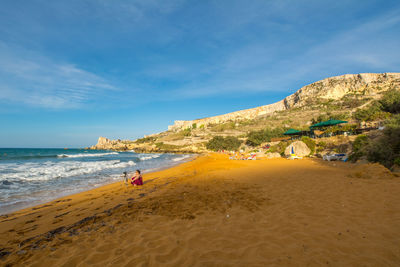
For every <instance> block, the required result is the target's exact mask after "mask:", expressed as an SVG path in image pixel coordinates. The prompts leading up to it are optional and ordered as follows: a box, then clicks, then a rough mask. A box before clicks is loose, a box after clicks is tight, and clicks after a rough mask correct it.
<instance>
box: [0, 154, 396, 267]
mask: <svg viewBox="0 0 400 267" xmlns="http://www.w3.org/2000/svg"><path fill="white" fill-rule="evenodd" d="M144 179H145V185H144V186H143V187H138V188H133V187H132V186H125V185H124V184H123V183H115V184H111V185H107V186H103V187H100V188H97V189H94V190H91V191H87V192H83V193H79V194H76V195H72V196H68V197H64V198H61V199H58V200H55V201H52V202H49V203H46V204H43V205H39V206H36V207H33V208H29V209H25V210H21V211H18V212H15V213H13V214H8V215H3V216H0V265H8V264H9V265H11V266H14V265H15V266H159V265H163V266H321V265H323V266H400V178H399V177H397V176H395V175H393V174H391V173H390V172H388V171H387V170H386V169H385V168H383V167H382V166H380V165H374V164H369V165H354V164H350V163H341V162H329V163H328V162H322V161H320V160H311V159H304V160H296V161H291V160H285V159H273V160H257V161H233V160H229V159H227V157H226V156H224V155H216V154H215V155H207V156H202V157H199V158H197V159H195V160H193V161H190V162H186V163H183V164H181V165H179V166H176V167H173V168H171V169H166V170H162V171H159V172H154V173H150V174H146V175H144Z"/></svg>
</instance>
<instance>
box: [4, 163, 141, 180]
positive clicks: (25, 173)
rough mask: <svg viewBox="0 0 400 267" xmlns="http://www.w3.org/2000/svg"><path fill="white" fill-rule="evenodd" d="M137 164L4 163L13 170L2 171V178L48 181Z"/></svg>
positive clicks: (5, 167)
mask: <svg viewBox="0 0 400 267" xmlns="http://www.w3.org/2000/svg"><path fill="white" fill-rule="evenodd" d="M134 165H136V163H135V162H133V161H128V162H120V160H109V161H94V162H82V161H62V162H51V161H48V162H45V163H33V162H30V163H25V164H20V165H18V164H15V163H10V164H3V165H2V166H1V167H2V169H8V170H12V173H1V170H0V181H2V180H5V179H7V180H25V181H46V180H52V179H57V178H65V177H71V176H81V175H85V174H92V173H96V172H100V171H102V170H106V169H117V168H127V167H130V166H134Z"/></svg>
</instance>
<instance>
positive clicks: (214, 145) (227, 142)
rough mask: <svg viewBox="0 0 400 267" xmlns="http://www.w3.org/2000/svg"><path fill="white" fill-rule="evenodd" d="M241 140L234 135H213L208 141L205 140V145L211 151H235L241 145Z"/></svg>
mask: <svg viewBox="0 0 400 267" xmlns="http://www.w3.org/2000/svg"><path fill="white" fill-rule="evenodd" d="M241 144H242V141H240V140H239V139H238V138H237V137H234V136H227V137H222V136H214V137H213V138H212V139H211V140H210V141H208V142H207V144H206V147H207V149H209V150H212V151H218V150H229V151H232V150H233V151H237V150H238V149H239V147H240V146H241Z"/></svg>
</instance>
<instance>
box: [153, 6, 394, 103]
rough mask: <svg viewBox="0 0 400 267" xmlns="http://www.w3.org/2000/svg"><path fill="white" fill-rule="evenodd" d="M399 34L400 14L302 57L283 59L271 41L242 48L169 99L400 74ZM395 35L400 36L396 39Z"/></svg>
mask: <svg viewBox="0 0 400 267" xmlns="http://www.w3.org/2000/svg"><path fill="white" fill-rule="evenodd" d="M399 29H400V10H392V11H390V12H387V13H383V14H380V15H377V16H376V17H374V18H371V19H370V20H367V21H364V22H360V23H358V24H355V25H354V26H353V27H352V28H347V29H344V30H342V31H339V32H336V33H333V34H332V35H331V37H330V38H329V39H327V40H325V41H323V42H314V43H311V45H310V46H305V47H304V49H303V50H301V51H300V53H290V52H288V55H284V54H282V50H281V49H280V48H281V47H275V46H274V45H271V44H270V43H268V40H267V43H265V42H264V43H263V42H260V41H258V42H257V43H256V44H250V45H245V46H243V45H242V46H239V47H238V48H237V49H236V50H235V51H231V53H229V55H227V56H226V57H224V58H223V59H221V60H220V61H216V62H215V64H214V65H213V66H212V70H213V75H210V77H208V78H207V79H201V78H199V77H197V78H199V79H197V80H196V79H194V80H193V81H192V82H190V83H188V84H185V85H184V86H182V87H180V88H177V89H175V90H173V91H172V92H170V94H169V98H168V99H184V98H201V97H210V96H217V95H226V94H229V93H233V94H248V93H258V92H268V91H270V92H272V91H287V92H288V93H291V92H293V91H294V90H297V89H299V88H300V87H301V86H303V85H306V84H307V83H308V82H313V81H316V80H317V79H323V78H326V77H329V76H334V75H340V74H346V73H354V72H349V70H354V69H356V70H357V72H355V73H358V72H363V71H373V72H386V71H387V72H390V71H399V68H400V52H399V50H398V47H400V37H399V36H400V30H399ZM394 32H397V33H398V34H399V35H397V36H393V33H394ZM285 45H286V44H282V46H285ZM287 49H288V50H290V47H288V48H287ZM283 51H284V50H283ZM164 68H165V69H168V68H166V67H165V66H164ZM191 71H192V72H195V71H196V70H195V69H193V70H191ZM159 75H160V74H159ZM310 79H315V80H310ZM293 86H298V87H295V88H291V87H293Z"/></svg>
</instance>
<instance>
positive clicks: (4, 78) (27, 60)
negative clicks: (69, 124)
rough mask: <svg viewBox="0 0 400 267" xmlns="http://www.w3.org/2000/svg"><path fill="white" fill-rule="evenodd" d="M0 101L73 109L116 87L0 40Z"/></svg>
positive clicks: (99, 78) (87, 73) (91, 75)
mask: <svg viewBox="0 0 400 267" xmlns="http://www.w3.org/2000/svg"><path fill="white" fill-rule="evenodd" d="M0 58H1V59H2V60H1V61H0V77H1V79H0V100H3V101H11V102H17V103H24V104H27V105H32V106H38V107H45V108H63V109H68V108H77V107H80V106H82V105H83V104H85V103H87V102H88V101H90V100H91V99H95V98H96V97H98V96H99V95H102V94H103V93H104V92H107V91H110V90H118V89H117V88H116V87H114V86H113V85H111V84H110V83H109V82H108V81H106V80H105V79H104V78H102V77H100V76H98V75H96V74H93V73H91V72H89V71H85V70H83V69H80V68H79V67H77V66H75V65H73V64H69V63H59V62H54V60H51V59H49V58H46V57H44V56H42V55H37V54H35V53H32V52H31V51H27V50H25V49H23V48H18V49H16V48H15V47H12V48H11V47H9V46H8V45H6V44H4V43H0Z"/></svg>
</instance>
